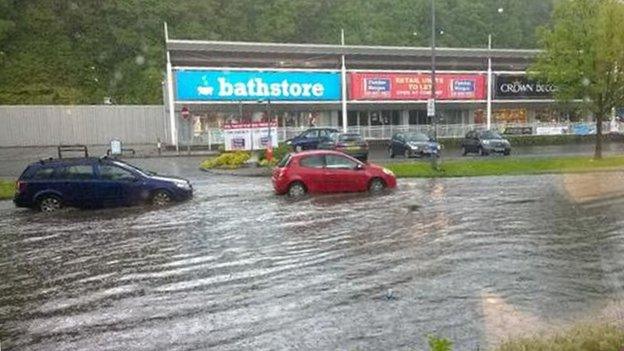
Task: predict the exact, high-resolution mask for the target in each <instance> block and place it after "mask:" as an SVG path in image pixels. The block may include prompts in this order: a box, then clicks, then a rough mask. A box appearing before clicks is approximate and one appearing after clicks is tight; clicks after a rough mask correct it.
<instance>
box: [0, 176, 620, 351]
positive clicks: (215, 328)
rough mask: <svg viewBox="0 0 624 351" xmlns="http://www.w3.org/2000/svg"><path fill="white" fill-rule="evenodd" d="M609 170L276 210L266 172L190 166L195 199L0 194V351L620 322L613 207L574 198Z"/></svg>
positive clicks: (397, 343) (340, 343)
mask: <svg viewBox="0 0 624 351" xmlns="http://www.w3.org/2000/svg"><path fill="white" fill-rule="evenodd" d="M143 166H145V165H143ZM184 171H185V170H184V169H182V170H180V172H184ZM622 176H623V175H622V174H620V173H612V174H609V175H607V174H606V173H605V174H601V175H585V176H584V177H585V178H583V179H576V180H575V179H568V178H566V177H567V176H532V177H482V178H466V179H443V180H400V182H399V189H398V190H397V191H395V192H391V193H389V194H386V195H381V196H368V195H362V194H360V195H336V196H320V197H314V198H308V199H304V200H300V201H289V200H287V199H285V198H283V197H276V196H274V195H273V194H272V192H271V188H270V184H269V181H268V180H267V179H263V178H243V177H220V176H206V175H204V174H199V173H198V174H193V176H192V177H193V178H192V180H193V181H194V183H195V187H196V196H195V198H194V199H193V200H192V201H190V202H187V203H183V204H180V205H177V206H174V207H170V208H167V209H162V210H150V209H141V208H132V209H113V210H101V211H78V210H68V211H65V212H63V213H61V214H59V215H57V216H54V217H52V216H47V215H42V214H38V213H34V212H31V211H24V210H16V209H14V208H12V206H11V204H10V203H7V202H2V203H0V218H1V219H0V277H1V278H2V279H1V280H0V340H1V342H2V349H3V350H5V349H15V350H86V349H97V350H164V349H167V350H206V349H214V350H282V349H298V350H338V349H339V350H391V349H392V350H423V349H425V345H426V335H428V334H432V333H433V334H436V335H438V336H443V337H447V338H450V339H452V340H453V341H454V343H455V345H456V349H457V350H476V349H477V348H480V349H481V350H483V349H486V348H487V347H488V345H492V344H494V343H496V342H497V340H498V339H499V338H500V337H503V336H506V335H513V333H521V332H533V331H539V330H543V329H546V328H548V327H550V326H552V325H557V326H559V325H564V324H566V323H569V322H573V321H576V320H578V319H579V318H580V317H583V318H585V317H587V316H591V315H602V314H605V313H609V312H610V313H611V315H615V318H621V316H622V315H624V314H619V312H617V311H616V308H615V307H614V306H619V301H621V297H622V294H623V293H624V255H623V253H624V230H623V229H622V228H623V224H624V219H623V217H624V216H622V213H624V212H623V210H624V201H622V200H620V199H621V198H620V197H617V196H616V197H610V198H606V199H605V198H602V199H598V200H597V199H596V198H595V197H587V196H585V195H584V194H585V193H582V192H581V193H579V192H575V191H574V189H576V188H577V186H578V187H579V188H580V187H581V185H583V184H585V185H586V184H587V182H588V181H598V182H603V183H604V182H615V181H617V180H618V179H622ZM602 177H610V178H608V179H606V180H604V179H602ZM575 182H576V183H575ZM583 189H585V190H583V191H586V189H587V187H585V188H583ZM579 194H580V195H579ZM587 199H589V200H587ZM614 311H615V312H614ZM510 333H511V334H510Z"/></svg>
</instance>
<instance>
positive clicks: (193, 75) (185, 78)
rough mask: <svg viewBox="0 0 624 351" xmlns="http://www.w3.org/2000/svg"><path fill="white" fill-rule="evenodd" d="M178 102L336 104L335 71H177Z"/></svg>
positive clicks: (337, 98) (337, 81)
mask: <svg viewBox="0 0 624 351" xmlns="http://www.w3.org/2000/svg"><path fill="white" fill-rule="evenodd" d="M175 80H176V99H177V100H178V101H258V100H271V101H338V100H340V92H341V89H340V74H339V73H337V72H275V71H273V72H269V71H263V72H260V71H208V70H180V71H176V72H175Z"/></svg>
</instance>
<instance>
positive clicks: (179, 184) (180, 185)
mask: <svg viewBox="0 0 624 351" xmlns="http://www.w3.org/2000/svg"><path fill="white" fill-rule="evenodd" d="M175 185H176V186H177V187H178V188H180V189H182V190H191V184H189V183H188V182H176V183H175Z"/></svg>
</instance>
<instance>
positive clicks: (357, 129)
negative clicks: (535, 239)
mask: <svg viewBox="0 0 624 351" xmlns="http://www.w3.org/2000/svg"><path fill="white" fill-rule="evenodd" d="M317 128H334V129H338V130H341V127H336V126H324V127H317ZM485 128H486V127H485V125H484V124H441V125H438V131H437V135H438V138H461V137H463V136H465V135H466V133H467V132H468V131H471V130H484V129H485ZM507 128H531V135H562V134H592V133H593V134H595V129H596V124H595V123H593V122H592V123H525V124H492V128H491V129H492V130H496V131H498V132H500V133H503V132H504V131H505V129H507ZM307 129H308V128H307V127H286V128H283V127H278V128H277V129H276V130H274V132H276V133H277V136H278V140H279V141H280V142H281V141H285V140H288V139H291V138H294V137H295V136H297V135H299V134H301V132H303V131H305V130H307ZM602 129H603V134H606V133H609V132H619V133H621V132H624V126H620V124H619V123H618V124H617V125H614V124H612V123H611V122H604V123H603V128H602ZM580 131H583V132H582V133H580ZM348 132H350V133H358V134H360V135H362V136H363V137H364V138H365V139H366V140H388V139H390V138H391V137H392V135H394V134H395V133H412V132H421V133H425V134H428V135H433V134H434V130H433V126H431V125H382V126H370V127H369V126H350V127H348ZM585 132H586V133H585ZM193 142H194V144H208V143H209V144H223V135H222V133H221V131H220V130H219V129H211V130H209V131H207V132H204V133H202V134H200V135H196V136H195V138H194V141H193Z"/></svg>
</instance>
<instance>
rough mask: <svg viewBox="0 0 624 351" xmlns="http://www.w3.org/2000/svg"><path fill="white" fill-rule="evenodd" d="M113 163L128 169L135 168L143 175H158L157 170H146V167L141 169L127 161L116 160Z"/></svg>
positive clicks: (134, 169)
mask: <svg viewBox="0 0 624 351" xmlns="http://www.w3.org/2000/svg"><path fill="white" fill-rule="evenodd" d="M112 164H114V165H115V166H119V167H121V168H126V169H130V170H133V171H135V172H138V173H139V174H141V175H143V176H146V177H147V176H150V175H156V172H152V171H146V170H144V169H141V168H139V167H137V166H133V165H131V164H129V163H125V162H119V161H115V162H112Z"/></svg>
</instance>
